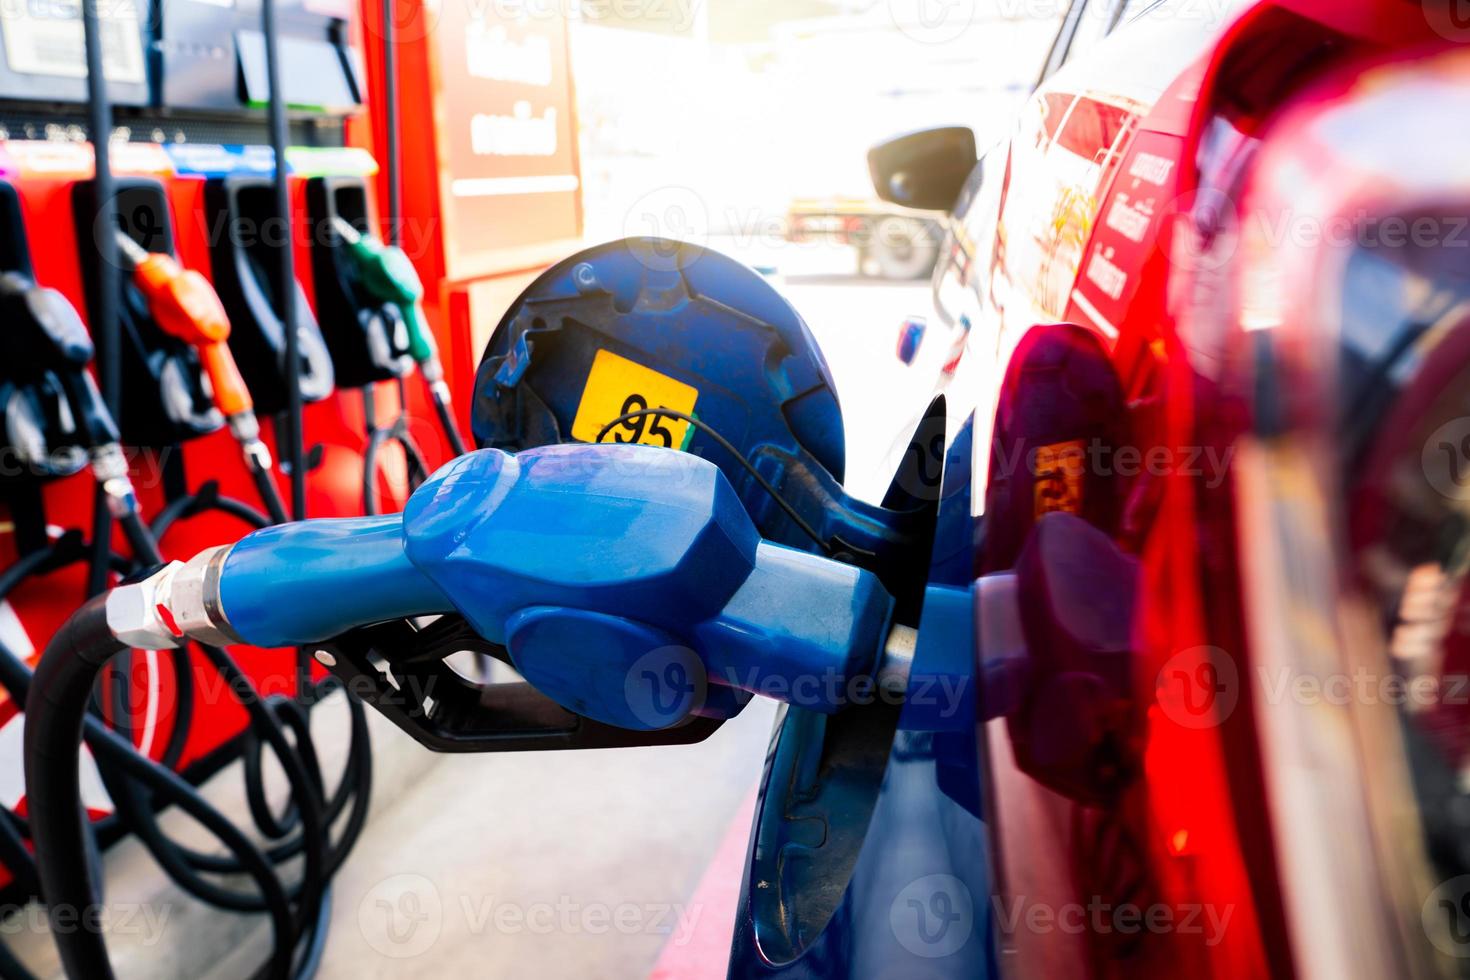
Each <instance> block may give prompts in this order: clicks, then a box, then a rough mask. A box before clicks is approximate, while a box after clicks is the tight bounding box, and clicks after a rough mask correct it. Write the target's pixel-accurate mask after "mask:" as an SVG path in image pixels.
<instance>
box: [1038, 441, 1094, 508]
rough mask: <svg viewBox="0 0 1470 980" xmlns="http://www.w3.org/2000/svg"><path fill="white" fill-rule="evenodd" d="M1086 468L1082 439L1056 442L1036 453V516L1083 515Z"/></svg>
mask: <svg viewBox="0 0 1470 980" xmlns="http://www.w3.org/2000/svg"><path fill="white" fill-rule="evenodd" d="M1085 466H1086V458H1085V454H1084V452H1083V446H1082V440H1081V439H1073V440H1070V441H1068V442H1054V443H1052V444H1051V445H1050V446H1042V447H1041V448H1040V449H1038V450H1036V464H1035V471H1034V472H1035V483H1034V486H1035V488H1036V497H1035V506H1034V509H1033V511H1032V514H1033V516H1034V517H1036V518H1038V519H1039V518H1040V517H1041V516H1042V515H1043V514H1052V513H1057V512H1061V513H1063V514H1080V513H1081V512H1082V477H1083V475H1084V472H1085Z"/></svg>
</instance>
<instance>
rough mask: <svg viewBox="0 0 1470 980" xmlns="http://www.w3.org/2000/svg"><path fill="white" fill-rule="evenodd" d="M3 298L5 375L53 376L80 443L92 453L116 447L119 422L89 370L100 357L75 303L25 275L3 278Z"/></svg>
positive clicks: (0, 293) (17, 377)
mask: <svg viewBox="0 0 1470 980" xmlns="http://www.w3.org/2000/svg"><path fill="white" fill-rule="evenodd" d="M0 298H3V301H4V302H5V304H6V305H7V307H8V315H7V317H6V319H7V320H8V322H7V324H6V327H5V331H6V336H5V340H4V343H3V345H0V349H3V351H4V357H5V360H6V364H5V371H6V372H7V374H9V375H10V377H12V378H13V379H15V380H17V381H19V382H29V383H33V384H34V383H40V382H41V381H42V380H43V378H44V376H45V375H47V374H48V373H49V374H50V375H52V376H53V377H54V378H55V379H56V381H57V383H58V384H59V385H60V388H61V390H62V393H63V397H64V398H65V399H66V402H67V412H68V414H69V415H70V417H71V419H72V420H73V421H74V422H75V432H76V435H77V438H78V442H79V443H80V444H81V445H82V446H83V447H84V448H87V449H94V450H95V449H96V448H98V447H101V446H105V445H109V444H115V443H116V442H117V441H118V430H117V423H116V422H115V421H114V420H113V417H112V413H111V412H109V411H108V410H107V405H106V403H105V402H104V401H103V400H102V394H101V393H100V392H99V391H98V390H97V384H96V382H95V381H93V380H92V375H91V374H90V373H89V372H88V371H87V365H89V364H90V363H91V362H92V358H93V356H94V354H95V353H96V351H95V349H94V347H93V346H92V339H91V337H90V336H89V335H88V333H87V328H86V326H85V325H84V324H83V323H82V318H81V316H79V315H78V314H77V310H76V307H74V306H72V304H71V301H70V300H68V299H67V298H66V297H65V296H64V295H62V294H61V293H60V292H59V291H57V290H55V289H50V288H48V287H45V286H41V285H39V284H38V283H37V282H36V281H35V280H34V279H32V278H31V277H30V276H27V275H24V274H23V273H20V272H6V273H3V274H0Z"/></svg>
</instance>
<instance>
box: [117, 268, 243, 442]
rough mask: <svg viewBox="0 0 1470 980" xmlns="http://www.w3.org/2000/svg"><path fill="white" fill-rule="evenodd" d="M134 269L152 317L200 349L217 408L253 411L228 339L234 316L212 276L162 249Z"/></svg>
mask: <svg viewBox="0 0 1470 980" xmlns="http://www.w3.org/2000/svg"><path fill="white" fill-rule="evenodd" d="M133 271H134V279H135V281H136V282H137V284H138V288H139V289H140V290H142V292H143V295H144V296H145V297H146V298H147V300H148V308H149V310H150V312H152V314H153V319H154V321H155V322H156V323H157V324H158V325H159V327H161V328H162V329H163V331H164V332H165V333H167V334H169V335H170V336H173V337H177V338H179V339H180V340H182V341H183V342H184V343H186V344H189V345H190V346H192V347H194V348H195V349H196V350H198V352H199V360H200V361H201V363H202V364H203V365H204V373H205V374H206V375H208V377H209V384H210V387H212V388H213V389H214V403H215V405H216V406H217V407H218V408H219V410H220V411H221V412H223V413H224V414H225V415H226V416H230V415H236V414H238V413H240V412H246V411H249V410H250V409H251V408H252V407H253V406H254V402H253V401H252V400H251V398H250V389H248V388H246V387H245V379H244V378H242V377H241V376H240V369H239V368H238V367H237V366H236V365H235V358H234V356H233V355H232V354H231V353H230V348H229V345H228V344H227V343H226V341H227V340H229V337H230V318H229V316H228V315H227V314H226V313H225V308H224V304H222V303H221V302H220V300H219V296H218V295H217V294H216V293H215V291H214V287H213V286H211V285H210V284H209V280H208V279H206V278H204V276H202V275H200V274H199V273H198V272H196V271H194V270H193V269H185V268H184V267H183V266H181V265H179V263H178V262H176V261H174V258H173V257H172V256H170V255H165V254H163V253H159V252H153V253H150V254H148V255H147V256H146V257H145V258H142V259H140V260H139V261H138V262H137V264H136V265H135V267H134V270H133Z"/></svg>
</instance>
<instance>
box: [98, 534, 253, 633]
mask: <svg viewBox="0 0 1470 980" xmlns="http://www.w3.org/2000/svg"><path fill="white" fill-rule="evenodd" d="M232 547H234V546H233V545H220V546H218V547H215V548H209V549H207V550H205V551H201V552H200V553H199V554H197V555H195V556H194V557H193V558H191V559H189V560H188V561H187V562H181V561H174V562H169V563H168V564H167V565H165V566H164V567H163V568H160V569H159V570H158V571H156V572H154V573H153V574H152V575H149V576H148V577H147V578H145V579H143V580H142V581H139V582H130V583H127V584H125V585H119V586H118V587H116V588H114V589H113V590H112V592H111V593H109V594H108V596H107V628H108V629H109V630H111V631H112V635H113V636H115V637H117V639H118V641H119V642H121V643H126V644H127V645H128V646H130V647H134V648H136V649H140V650H167V649H171V648H173V647H176V646H180V645H182V644H183V642H184V641H185V640H196V641H198V642H200V643H207V644H210V645H212V646H229V645H231V644H235V643H240V642H241V637H240V635H239V634H238V633H236V632H235V630H234V628H233V627H232V626H231V625H230V621H229V618H228V617H227V616H226V615H225V611H224V607H223V606H222V605H221V603H220V572H221V570H222V569H223V568H224V563H225V559H226V558H227V557H229V554H230V549H231V548H232Z"/></svg>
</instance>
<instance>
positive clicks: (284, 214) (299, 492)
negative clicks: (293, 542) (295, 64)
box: [260, 0, 306, 521]
mask: <svg viewBox="0 0 1470 980" xmlns="http://www.w3.org/2000/svg"><path fill="white" fill-rule="evenodd" d="M260 31H261V33H262V34H264V35H265V74H266V85H267V87H268V90H269V95H268V101H267V105H266V115H267V118H268V122H269V125H270V140H271V154H272V157H273V159H274V160H275V180H274V187H275V192H276V212H277V213H278V214H279V216H280V219H281V223H282V226H283V227H284V228H285V230H286V234H285V243H284V245H283V246H282V247H281V248H280V249H279V250H278V260H279V262H280V267H279V269H278V270H277V272H278V274H279V275H280V277H281V282H280V288H279V289H277V290H276V315H277V316H279V317H280V318H281V326H282V327H283V328H284V329H285V332H286V347H285V354H284V357H285V361H286V363H285V369H286V433H285V435H286V439H285V443H286V458H287V459H288V460H290V463H291V515H292V516H293V517H295V518H296V519H297V520H298V521H299V520H301V519H302V518H304V517H305V516H306V465H305V456H306V450H305V447H304V446H303V445H302V441H303V439H304V438H305V437H304V435H303V433H302V410H301V354H300V349H299V348H300V336H299V334H298V333H297V330H296V258H295V255H294V254H293V252H292V246H293V243H294V239H293V238H292V237H291V188H290V183H289V181H290V175H289V174H288V173H287V172H286V138H287V132H286V96H285V93H284V92H283V91H282V90H281V55H280V40H279V35H278V33H277V31H276V0H261V5H260Z"/></svg>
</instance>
